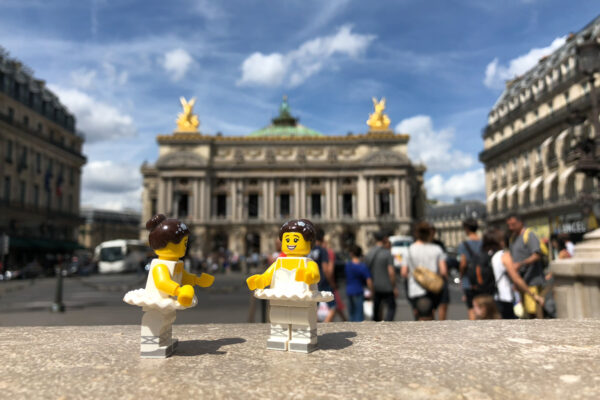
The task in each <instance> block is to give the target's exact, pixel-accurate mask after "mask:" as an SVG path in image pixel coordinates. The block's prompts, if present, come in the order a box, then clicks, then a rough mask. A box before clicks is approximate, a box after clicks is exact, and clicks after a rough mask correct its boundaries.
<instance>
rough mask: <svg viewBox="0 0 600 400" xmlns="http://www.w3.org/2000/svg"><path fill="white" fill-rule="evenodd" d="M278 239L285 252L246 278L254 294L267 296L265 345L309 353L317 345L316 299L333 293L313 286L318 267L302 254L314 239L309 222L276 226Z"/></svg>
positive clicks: (307, 249)
mask: <svg viewBox="0 0 600 400" xmlns="http://www.w3.org/2000/svg"><path fill="white" fill-rule="evenodd" d="M279 239H280V240H281V250H282V251H283V252H284V253H285V255H286V256H285V257H279V258H277V260H275V262H274V263H273V264H272V265H271V266H270V267H269V268H268V269H267V270H266V271H265V272H264V273H263V274H260V275H252V276H251V277H249V278H248V279H247V280H246V282H247V283H248V288H249V289H250V290H254V296H255V297H257V298H259V299H265V300H270V305H271V308H270V314H269V317H270V320H271V335H270V337H269V339H268V341H267V349H271V350H283V351H286V350H287V351H295V352H301V353H310V352H311V351H314V350H316V349H317V303H318V302H321V301H325V302H326V301H331V300H333V294H332V293H331V292H320V291H318V290H317V283H318V282H319V279H320V275H319V267H318V265H317V263H316V262H314V261H313V260H311V259H309V258H308V257H306V256H307V255H308V253H310V250H311V247H312V243H313V242H314V239H315V228H314V226H313V224H312V222H310V221H309V220H307V219H299V220H298V219H295V220H290V221H288V222H286V223H285V224H283V226H282V227H281V229H280V230H279ZM267 286H269V288H268V289H265V288H266V287H267Z"/></svg>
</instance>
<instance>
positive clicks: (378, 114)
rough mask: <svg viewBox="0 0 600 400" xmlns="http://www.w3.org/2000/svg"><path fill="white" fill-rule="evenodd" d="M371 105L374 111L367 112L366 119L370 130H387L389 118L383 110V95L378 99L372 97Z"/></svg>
mask: <svg viewBox="0 0 600 400" xmlns="http://www.w3.org/2000/svg"><path fill="white" fill-rule="evenodd" d="M373 107H374V108H375V112H374V113H373V114H369V119H368V120H367V125H369V128H370V129H369V130H372V131H387V130H389V127H390V119H389V118H388V116H387V115H386V114H384V111H385V97H383V98H382V99H381V100H380V101H377V99H376V98H375V97H373Z"/></svg>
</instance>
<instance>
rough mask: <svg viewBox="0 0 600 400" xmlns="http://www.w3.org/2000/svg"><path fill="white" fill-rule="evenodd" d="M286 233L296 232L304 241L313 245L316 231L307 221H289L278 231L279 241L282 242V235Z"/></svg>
mask: <svg viewBox="0 0 600 400" xmlns="http://www.w3.org/2000/svg"><path fill="white" fill-rule="evenodd" d="M286 232H297V233H299V234H301V235H302V237H303V238H304V240H306V241H307V242H310V243H311V245H313V244H314V241H315V236H316V230H315V226H314V225H313V223H312V222H310V221H309V220H307V219H291V220H289V221H287V222H286V223H285V224H283V225H282V226H281V228H280V229H279V240H283V234H284V233H286Z"/></svg>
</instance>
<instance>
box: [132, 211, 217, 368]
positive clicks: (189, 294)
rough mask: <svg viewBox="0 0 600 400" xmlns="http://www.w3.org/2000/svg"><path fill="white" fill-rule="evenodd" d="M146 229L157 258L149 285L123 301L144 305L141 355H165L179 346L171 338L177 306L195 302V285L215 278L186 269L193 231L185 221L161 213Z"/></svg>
mask: <svg viewBox="0 0 600 400" xmlns="http://www.w3.org/2000/svg"><path fill="white" fill-rule="evenodd" d="M146 229H148V230H149V231H150V234H149V236H148V241H149V242H150V247H152V249H153V250H154V252H155V253H156V255H157V256H158V258H155V259H153V260H152V262H151V264H150V270H149V272H148V280H147V281H146V288H145V289H137V290H132V291H130V292H128V293H127V294H126V295H125V297H124V298H123V301H125V302H126V303H129V304H132V305H136V306H140V307H143V308H142V309H143V311H144V316H143V317H142V332H141V345H140V351H141V356H142V357H144V358H166V357H169V356H170V355H171V354H172V353H173V351H174V350H175V347H176V346H177V339H173V338H172V326H173V322H174V321H175V312H176V310H183V309H186V308H190V307H194V306H196V304H197V303H198V300H197V299H196V296H195V295H194V285H198V286H200V287H209V286H211V285H212V284H213V282H214V280H215V278H214V277H213V276H212V275H208V274H204V273H203V274H201V275H200V276H196V275H193V274H190V273H188V272H186V271H185V270H184V269H183V262H182V261H181V260H180V259H181V258H182V257H183V256H184V255H185V251H186V248H187V243H188V237H189V235H190V231H189V229H188V227H187V226H186V225H185V224H184V223H182V222H180V221H178V220H176V219H172V218H169V219H167V218H166V217H165V216H164V215H162V214H158V215H155V216H154V217H152V218H151V219H150V220H149V221H148V222H146Z"/></svg>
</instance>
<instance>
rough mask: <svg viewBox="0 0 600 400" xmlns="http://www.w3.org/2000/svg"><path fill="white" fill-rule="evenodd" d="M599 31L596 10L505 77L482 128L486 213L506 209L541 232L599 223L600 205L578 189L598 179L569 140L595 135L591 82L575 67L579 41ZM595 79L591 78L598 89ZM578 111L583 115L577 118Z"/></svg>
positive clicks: (495, 218)
mask: <svg viewBox="0 0 600 400" xmlns="http://www.w3.org/2000/svg"><path fill="white" fill-rule="evenodd" d="M599 36H600V17H598V18H596V19H595V20H594V21H592V22H591V23H590V24H588V25H587V26H586V27H585V28H584V29H582V30H581V31H580V32H578V33H576V34H570V35H569V36H568V39H567V42H566V43H565V44H564V45H563V46H561V47H560V48H559V49H557V50H556V51H555V52H554V53H553V54H551V55H549V56H547V57H544V58H542V59H541V60H540V61H539V63H538V64H537V65H536V66H535V67H533V68H532V69H531V70H529V71H528V72H526V73H525V74H523V75H522V76H520V77H517V78H515V79H514V80H512V81H509V82H507V84H506V89H505V90H504V92H503V93H502V95H501V96H500V98H499V99H498V101H497V102H496V104H495V105H494V107H493V108H492V110H491V111H490V113H489V117H488V124H487V126H486V127H485V129H484V131H483V138H484V150H483V151H482V152H481V153H480V155H479V158H480V160H481V161H482V162H483V163H484V164H485V174H486V193H487V211H488V220H489V221H490V222H491V223H495V224H500V223H501V222H502V221H503V219H504V218H505V217H506V216H507V215H508V214H509V213H511V212H515V211H516V212H519V213H521V214H522V215H523V216H524V217H525V222H526V223H527V224H528V225H529V226H532V227H533V228H534V229H536V230H537V233H538V234H539V235H540V236H542V237H546V238H547V237H548V236H549V235H550V234H551V233H553V232H554V233H574V234H581V233H583V232H585V231H587V230H590V229H594V228H596V227H597V225H598V224H597V221H598V217H599V216H600V205H599V204H598V203H597V202H596V203H595V204H589V206H588V207H583V206H582V201H581V199H580V195H581V193H590V194H593V193H598V185H597V184H596V183H595V182H594V181H593V180H592V179H590V178H586V177H585V175H584V174H581V173H576V171H575V161H574V160H573V159H572V158H573V157H572V152H573V146H574V144H575V143H577V142H578V141H579V140H580V139H581V138H584V137H591V136H592V135H594V133H593V129H592V128H591V127H590V120H589V118H588V120H587V121H586V118H585V117H586V116H589V115H590V110H591V93H590V92H591V91H590V88H591V84H593V83H592V82H594V81H593V80H591V79H590V78H589V77H588V76H586V75H584V74H583V73H582V72H581V70H580V68H579V67H578V64H579V62H580V61H579V59H580V57H579V56H578V50H577V49H578V46H579V45H581V44H582V43H583V42H586V41H589V40H598V37H599ZM599 85H600V79H597V78H596V79H595V87H596V93H600V92H598V86H599ZM582 116H583V118H582Z"/></svg>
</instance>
